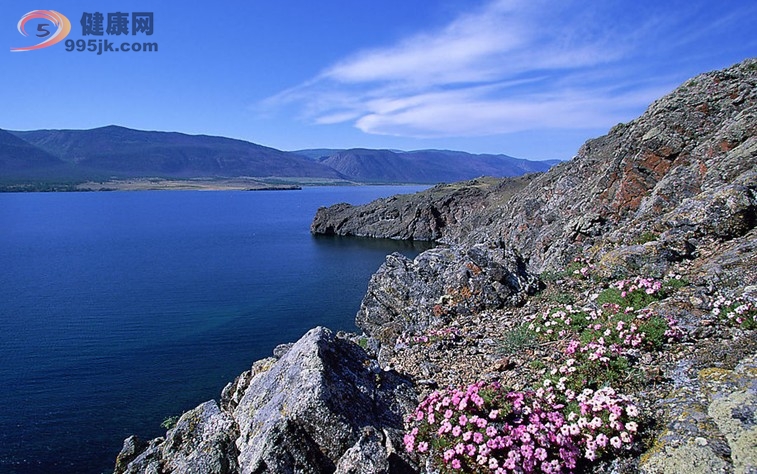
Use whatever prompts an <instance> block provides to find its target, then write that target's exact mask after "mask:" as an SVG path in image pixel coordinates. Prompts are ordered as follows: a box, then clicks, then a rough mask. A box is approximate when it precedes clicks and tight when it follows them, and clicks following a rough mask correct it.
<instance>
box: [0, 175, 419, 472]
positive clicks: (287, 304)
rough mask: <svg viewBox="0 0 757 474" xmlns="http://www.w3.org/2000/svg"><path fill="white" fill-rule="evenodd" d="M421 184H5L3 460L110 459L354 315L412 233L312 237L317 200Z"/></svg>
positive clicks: (2, 468) (0, 352) (104, 466)
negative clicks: (257, 365) (135, 188)
mask: <svg viewBox="0 0 757 474" xmlns="http://www.w3.org/2000/svg"><path fill="white" fill-rule="evenodd" d="M420 189H422V187H405V186H402V187H400V186H370V187H316V188H305V189H303V190H301V191H276V192H262V191H261V192H229V191H226V192H207V191H205V192H199V191H198V192H192V191H188V192H183V191H171V192H166V191H156V192H149V191H145V192H112V193H29V194H0V395H1V396H2V402H3V403H2V407H1V408H0V473H3V474H21V473H23V474H29V473H56V474H67V473H76V474H82V473H84V474H86V473H102V472H112V468H113V462H114V460H115V456H116V454H117V453H118V451H119V450H120V447H121V444H122V441H123V439H124V438H125V437H126V436H128V435H130V434H137V435H139V436H140V437H143V438H149V437H155V436H159V435H162V434H163V433H164V432H165V430H164V429H162V428H160V422H161V421H162V420H163V419H165V418H166V417H168V416H171V415H177V414H181V412H182V411H185V410H188V409H190V408H193V407H194V406H196V405H198V404H199V403H201V402H203V401H206V400H209V399H212V398H215V399H217V398H218V397H219V395H220V391H221V389H222V388H223V386H224V385H225V384H226V383H227V382H229V381H231V380H233V379H234V377H236V376H237V375H238V374H239V373H241V372H243V371H244V370H247V369H248V368H249V367H250V365H251V364H252V362H253V361H255V360H256V359H260V358H262V357H266V356H268V355H270V353H271V351H272V349H273V348H274V347H275V346H276V345H277V344H280V343H283V342H291V341H294V340H296V339H298V338H299V337H300V336H301V335H302V334H303V333H304V332H306V331H307V330H308V329H309V328H311V327H313V326H316V325H323V326H327V327H329V328H331V329H334V330H340V329H343V330H355V328H354V323H353V321H354V316H355V313H356V312H357V310H358V307H359V304H360V300H361V299H362V296H363V293H364V292H365V289H366V286H367V284H368V280H369V279H370V275H371V274H372V273H373V272H374V271H375V270H376V269H377V268H378V267H379V265H380V264H381V263H382V262H383V260H384V256H385V255H386V254H388V253H391V252H394V251H399V252H402V253H405V254H406V255H409V256H412V255H415V254H417V253H418V252H419V251H420V250H422V249H423V248H419V247H417V246H414V245H413V244H411V243H403V242H392V241H385V240H369V239H354V238H353V239H350V238H337V237H333V238H329V237H313V236H311V235H310V233H309V225H310V222H311V220H312V218H313V216H314V214H315V211H316V209H317V208H318V207H319V206H324V205H331V204H334V203H337V202H351V203H356V204H357V203H364V202H368V201H370V200H373V199H376V198H378V197H382V196H389V195H392V194H397V193H407V192H415V191H418V190H420Z"/></svg>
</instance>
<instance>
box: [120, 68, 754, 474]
mask: <svg viewBox="0 0 757 474" xmlns="http://www.w3.org/2000/svg"><path fill="white" fill-rule="evenodd" d="M525 179H526V178H524V180H525ZM527 181H528V182H527V183H525V184H524V185H523V186H522V187H521V188H520V189H517V190H513V188H512V187H508V186H505V187H500V186H498V185H494V186H492V185H491V184H493V183H488V184H487V183H485V185H483V186H482V185H481V183H479V182H473V183H467V184H465V185H460V186H452V187H450V188H449V189H447V191H448V194H449V196H458V197H462V199H458V201H456V202H457V203H458V207H457V208H454V206H452V207H449V208H448V209H449V211H450V212H447V213H446V214H444V215H441V214H440V218H442V219H447V218H449V219H450V224H451V225H449V226H448V227H447V228H448V229H451V230H453V231H452V232H448V233H444V235H442V237H441V240H443V241H444V242H445V243H446V244H445V245H441V246H438V247H436V248H433V249H431V250H428V251H426V252H424V253H422V254H420V255H419V256H418V257H416V258H415V259H414V260H409V259H407V258H405V257H403V256H401V255H399V254H394V255H390V256H388V257H387V259H386V261H385V263H384V264H383V265H382V266H381V268H380V269H379V270H378V271H377V272H376V273H375V274H374V276H373V277H372V279H371V282H370V284H369V287H368V290H367V292H366V295H365V297H364V299H363V301H362V303H361V307H360V310H359V312H358V314H357V316H356V320H357V323H358V325H359V327H360V328H361V329H363V330H364V331H365V332H364V334H362V335H354V334H333V333H332V332H331V331H329V330H327V329H324V328H316V329H313V330H311V331H309V332H308V333H307V334H306V335H305V336H304V337H303V338H301V339H300V340H299V341H297V342H296V343H294V344H286V345H282V346H279V347H277V348H276V350H275V351H274V355H273V357H270V358H267V359H264V360H261V361H257V362H255V363H254V364H253V365H252V368H251V369H250V370H249V371H247V372H245V373H244V374H242V375H240V376H239V377H238V378H237V379H236V380H234V381H233V382H231V383H230V384H228V385H227V387H226V388H225V389H224V390H223V392H222V394H221V397H220V403H217V402H215V401H209V402H206V403H204V404H202V405H200V406H198V407H197V408H195V409H194V410H191V411H189V412H187V413H185V414H184V415H182V416H181V418H179V419H178V422H177V423H176V425H175V427H173V428H171V429H169V430H168V432H167V433H166V437H165V438H157V439H155V440H152V441H149V442H144V441H141V440H139V439H138V438H137V437H130V438H128V439H127V440H126V441H125V443H124V449H123V450H122V452H121V454H120V455H119V457H118V459H117V461H116V470H115V472H116V473H117V474H120V473H136V472H171V471H174V470H178V471H180V472H183V471H187V470H188V469H190V467H191V468H193V469H199V470H200V472H216V473H221V474H230V473H237V472H241V473H252V472H259V473H264V472H271V473H273V472H313V473H319V472H336V473H341V474H346V473H358V472H366V473H367V472H371V473H395V472H400V473H414V472H423V473H437V472H502V471H505V472H581V473H606V474H609V473H633V472H641V473H644V474H664V473H678V472H686V473H715V472H718V473H719V472H735V473H750V472H754V470H755V469H757V442H756V441H755V440H756V439H757V60H754V59H752V60H747V61H744V62H743V63H741V64H738V65H736V66H733V67H731V68H728V69H725V70H722V71H716V72H711V73H706V74H703V75H700V76H698V77H696V78H694V79H692V80H690V81H687V82H686V83H685V84H683V85H682V86H681V87H679V88H678V89H677V90H676V91H674V92H673V93H671V94H670V95H668V96H666V97H663V98H661V99H659V100H658V101H656V102H655V103H654V104H652V105H651V106H650V107H649V109H648V110H647V111H646V112H645V113H644V114H643V115H642V116H641V117H639V118H638V119H636V120H633V121H631V122H629V123H627V124H621V125H618V126H616V127H614V128H613V129H612V130H611V131H610V132H609V133H608V134H607V135H605V136H603V137H600V138H597V139H594V140H590V141H588V142H587V143H586V144H585V145H584V146H583V147H582V148H581V150H580V151H579V153H578V154H577V156H576V157H575V158H574V159H573V160H571V161H570V162H566V163H562V164H560V165H558V166H556V167H554V168H552V169H551V170H550V171H548V172H546V173H543V174H540V175H537V176H535V177H532V178H531V179H529V180H527ZM461 189H472V191H464V192H463V193H462V195H460V191H461ZM434 193H444V188H443V187H439V188H436V189H435V190H434ZM429 195H430V194H425V195H421V194H419V195H417V196H416V198H413V197H405V198H402V199H403V201H404V202H405V204H403V205H402V206H401V208H403V209H404V208H412V206H413V205H414V204H413V202H414V201H413V199H416V200H417V201H426V202H428V201H429ZM442 199H443V197H441V196H438V195H437V196H435V197H434V199H433V201H432V202H439V201H440V200H442ZM398 200H399V198H398ZM477 200H480V201H477ZM385 202H388V201H385ZM389 203H390V204H391V202H389ZM480 203H483V204H484V205H483V206H479V204H480ZM477 206H479V207H477ZM424 208H428V207H419V209H424ZM360 209H365V210H368V211H370V213H372V214H373V215H374V216H375V218H374V220H375V221H378V220H381V219H384V220H397V221H402V219H404V217H403V213H401V212H400V213H396V214H395V213H388V214H384V215H382V214H381V213H380V212H378V209H379V208H378V207H374V208H371V207H366V208H360ZM455 209H457V211H459V212H457V211H456V210H455ZM352 215H353V216H357V217H358V218H362V217H363V216H360V211H358V212H354V213H353V214H352ZM444 216H448V217H444ZM452 218H454V219H455V222H452V220H451V219H452ZM458 219H459V220H458ZM370 222H371V220H370V219H367V220H366V223H370ZM342 224H343V223H342ZM378 228H379V227H378V226H376V227H375V229H378ZM406 237H407V238H412V236H411V235H408V236H406ZM429 238H434V236H433V235H431V236H429ZM187 472H188V471H187Z"/></svg>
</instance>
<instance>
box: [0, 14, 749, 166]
mask: <svg viewBox="0 0 757 474" xmlns="http://www.w3.org/2000/svg"><path fill="white" fill-rule="evenodd" d="M41 9H46V10H53V11H56V12H59V13H60V14H62V15H63V16H65V17H66V18H67V19H68V20H69V22H70V24H71V29H70V31H69V32H68V34H67V35H66V36H65V37H63V39H62V41H60V42H58V43H57V44H53V45H51V46H48V47H44V48H41V49H36V50H31V51H23V52H12V51H11V48H23V47H30V46H34V45H36V44H38V43H40V42H41V41H45V40H47V39H49V36H52V35H53V34H54V33H55V31H57V29H58V28H57V27H56V26H55V25H54V24H53V25H51V21H50V20H45V19H30V20H29V21H28V22H27V23H26V24H25V28H24V30H25V31H26V33H28V34H29V36H23V35H22V34H21V33H20V32H19V30H18V24H19V21H20V20H21V19H22V17H24V15H26V14H27V13H29V12H31V11H34V10H41ZM97 12H99V13H102V14H103V17H104V18H105V22H104V26H105V27H106V28H107V25H108V22H107V17H108V14H109V13H126V15H125V18H127V19H128V21H129V24H128V26H129V27H130V28H131V27H132V26H133V25H132V24H131V23H132V13H135V12H136V13H152V16H153V25H152V26H153V32H152V35H147V34H145V32H144V31H140V32H138V33H137V34H136V35H135V34H133V33H134V32H133V31H132V30H131V29H130V30H129V34H128V35H115V34H108V32H107V31H104V32H103V34H102V35H101V36H97V35H91V34H90V35H85V34H84V33H85V31H83V27H82V24H81V20H82V18H83V16H84V14H85V13H88V14H94V13H97ZM44 24H48V26H44ZM756 24H757V2H754V1H753V0H749V1H746V0H727V1H722V2H714V1H711V0H687V1H676V0H670V1H668V0H654V1H648V0H635V1H612V0H607V1H601V2H586V1H572V0H560V1H558V0H553V1H542V0H522V1H521V0H481V1H474V0H467V1H463V0H438V1H432V0H374V1H368V0H319V1H312V0H282V1H280V2H272V1H270V0H266V1H261V0H246V1H223V0H221V1H219V2H199V1H192V0H185V1H182V2H179V1H162V2H154V1H153V2H146V1H132V0H110V1H108V2H102V1H88V0H83V1H82V0H77V1H71V0H45V1H39V0H33V1H27V0H14V1H6V2H3V3H2V5H0V74H1V76H0V77H2V86H3V87H2V88H0V128H3V129H8V130H34V129H58V128H63V129H88V128H95V127H101V126H105V125H111V124H114V125H121V126H125V127H130V128H136V129H140V130H162V131H177V132H183V133H189V134H207V135H220V136H225V137H231V138H239V139H243V140H248V141H251V142H254V143H259V144H262V145H266V146H271V147H274V148H278V149H282V150H298V149H305V148H356V147H363V148H386V149H401V150H416V149H431V148H435V149H453V150H461V151H467V152H471V153H503V154H507V155H511V156H516V157H519V158H528V159H537V160H541V159H555V158H556V159H569V158H571V157H572V156H574V155H575V153H576V152H577V150H578V148H579V147H580V145H581V144H582V143H583V142H585V141H586V140H587V139H590V138H593V137H598V136H601V135H603V134H605V133H607V131H608V130H609V129H610V128H611V127H612V126H614V125H615V124H617V123H620V122H628V121H630V120H632V119H634V118H636V117H638V116H639V115H641V113H643V112H644V110H645V109H646V108H647V107H648V106H649V104H651V103H652V102H653V101H654V100H655V99H657V98H659V97H661V96H663V95H665V94H667V93H669V92H671V91H672V90H674V89H675V88H676V87H677V86H678V85H680V84H682V83H683V82H685V81H686V80H687V79H689V78H691V77H693V76H695V75H697V74H699V73H702V72H707V71H711V70H715V69H721V68H724V67H728V66H730V65H733V64H735V63H737V62H740V61H742V60H743V59H745V58H748V57H755V56H757V28H755V26H754V25H756ZM45 31H50V34H49V35H47V36H45V37H44V38H38V37H37V35H44V34H46V33H45ZM111 33H112V32H111ZM62 34H63V33H61V34H60V35H59V36H58V37H61V35H62ZM79 41H81V42H80V43H79V44H80V45H82V46H83V47H85V48H86V47H88V45H89V43H88V42H90V41H92V42H93V44H94V46H93V47H95V48H99V46H98V44H105V45H106V46H107V44H108V43H110V45H111V48H112V49H114V51H107V49H108V48H107V47H106V48H105V49H106V51H103V52H102V54H97V51H94V52H90V51H86V50H85V51H77V48H78V47H79V44H77V42H79ZM67 42H68V44H66V43H67ZM103 42H105V43H103ZM124 42H128V43H129V46H130V47H131V46H132V44H133V43H138V44H139V45H138V46H136V48H144V47H143V46H142V44H143V43H155V44H157V51H151V52H143V51H140V52H124V51H118V52H116V51H115V48H118V47H119V46H120V45H121V44H122V43H124ZM114 45H115V46H114ZM67 49H72V51H67ZM119 49H120V48H119Z"/></svg>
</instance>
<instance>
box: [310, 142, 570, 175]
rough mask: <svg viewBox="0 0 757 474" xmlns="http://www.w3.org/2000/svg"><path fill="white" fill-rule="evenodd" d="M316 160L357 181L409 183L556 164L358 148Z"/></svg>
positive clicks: (509, 172)
mask: <svg viewBox="0 0 757 474" xmlns="http://www.w3.org/2000/svg"><path fill="white" fill-rule="evenodd" d="M319 161H320V163H323V164H324V165H327V166H330V167H331V168H333V169H335V170H336V171H338V172H339V173H341V174H343V175H345V176H349V177H350V178H351V179H353V180H357V181H362V182H410V183H439V182H452V181H463V180H468V179H473V178H476V177H479V176H495V177H510V176H520V175H522V174H525V173H531V172H536V171H546V170H548V169H549V168H550V167H551V166H552V165H554V164H556V163H558V162H559V161H557V160H551V161H529V160H523V159H518V158H513V157H511V156H507V155H474V154H471V153H465V152H461V151H447V150H417V151H408V152H398V151H393V150H367V149H361V148H357V149H352V150H343V151H340V152H337V153H335V154H332V155H331V156H329V157H328V158H325V159H321V160H319Z"/></svg>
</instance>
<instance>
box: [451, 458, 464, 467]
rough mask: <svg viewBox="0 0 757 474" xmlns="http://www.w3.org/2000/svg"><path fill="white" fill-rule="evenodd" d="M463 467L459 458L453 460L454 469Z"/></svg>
mask: <svg viewBox="0 0 757 474" xmlns="http://www.w3.org/2000/svg"><path fill="white" fill-rule="evenodd" d="M461 467H462V466H461V465H460V460H459V459H457V458H455V459H453V460H452V469H460V468H461Z"/></svg>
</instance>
